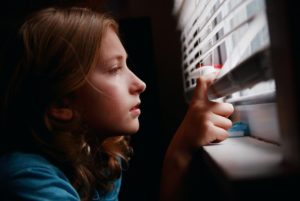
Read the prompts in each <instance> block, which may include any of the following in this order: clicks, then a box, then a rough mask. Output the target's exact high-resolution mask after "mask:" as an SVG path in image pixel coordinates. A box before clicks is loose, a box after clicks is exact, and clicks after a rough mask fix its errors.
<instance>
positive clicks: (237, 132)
mask: <svg viewBox="0 0 300 201" xmlns="http://www.w3.org/2000/svg"><path fill="white" fill-rule="evenodd" d="M228 133H229V137H241V136H245V135H249V134H250V130H249V126H248V124H246V123H244V122H241V121H237V122H235V123H233V125H232V127H231V128H230V129H228Z"/></svg>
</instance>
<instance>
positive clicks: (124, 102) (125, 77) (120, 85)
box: [76, 27, 146, 137]
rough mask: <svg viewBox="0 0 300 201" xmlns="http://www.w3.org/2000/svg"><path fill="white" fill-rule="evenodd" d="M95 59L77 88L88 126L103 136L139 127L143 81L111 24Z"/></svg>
mask: <svg viewBox="0 0 300 201" xmlns="http://www.w3.org/2000/svg"><path fill="white" fill-rule="evenodd" d="M102 37H103V38H102V42H101V47H100V55H99V61H98V63H97V65H96V67H95V68H94V69H91V71H90V72H89V74H88V75H87V78H86V79H87V82H86V83H85V84H84V85H83V86H82V87H81V88H79V89H78V90H77V92H76V95H77V104H78V105H79V107H80V108H81V109H82V110H83V113H84V114H83V118H84V120H85V122H86V123H87V125H88V127H89V129H92V131H94V132H97V133H101V135H105V137H109V136H117V135H124V134H125V135H126V134H133V133H135V132H137V131H138V129H139V119H138V117H139V115H140V114H141V110H140V108H139V105H140V103H141V100H140V94H141V93H142V92H143V91H144V90H145V88H146V85H145V83H144V82H143V81H141V80H140V79H139V78H138V77H137V76H136V75H135V74H134V73H133V72H132V71H131V70H130V69H129V68H128V66H127V64H126V60H127V53H126V51H125V49H124V47H123V45H122V43H121V41H120V39H119V37H118V35H117V34H116V32H115V30H114V29H113V28H112V27H108V28H107V30H106V31H105V32H104V33H103V36H102Z"/></svg>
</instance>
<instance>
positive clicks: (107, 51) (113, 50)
mask: <svg viewBox="0 0 300 201" xmlns="http://www.w3.org/2000/svg"><path fill="white" fill-rule="evenodd" d="M126 55H127V53H126V51H125V49H124V47H123V45H122V43H121V41H120V39H119V37H118V35H117V34H116V32H115V30H114V29H113V28H112V27H108V28H107V30H106V31H105V32H104V33H103V38H102V42H101V47H100V60H101V61H102V62H108V61H109V60H111V59H114V58H116V57H120V56H123V57H126Z"/></svg>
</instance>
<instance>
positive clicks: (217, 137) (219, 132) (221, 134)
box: [211, 127, 228, 143]
mask: <svg viewBox="0 0 300 201" xmlns="http://www.w3.org/2000/svg"><path fill="white" fill-rule="evenodd" d="M214 131H215V132H214V138H213V140H212V141H211V143H219V142H222V141H223V140H225V139H226V138H227V137H228V132H227V130H224V129H222V128H220V127H215V128H214Z"/></svg>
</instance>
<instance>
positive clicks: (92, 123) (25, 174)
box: [0, 7, 233, 200]
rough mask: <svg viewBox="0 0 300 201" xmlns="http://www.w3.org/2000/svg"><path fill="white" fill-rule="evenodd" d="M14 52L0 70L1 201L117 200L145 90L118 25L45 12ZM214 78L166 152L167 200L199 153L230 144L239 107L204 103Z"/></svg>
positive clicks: (71, 12) (84, 15)
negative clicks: (213, 144) (234, 114)
mask: <svg viewBox="0 0 300 201" xmlns="http://www.w3.org/2000/svg"><path fill="white" fill-rule="evenodd" d="M13 47H14V48H13V52H14V54H13V55H14V56H13V57H11V56H10V57H8V56H7V57H6V59H5V60H6V62H3V64H2V66H1V87H2V90H1V98H2V100H1V131H2V133H3V134H5V136H9V137H8V138H7V139H2V143H1V158H0V185H1V186H0V189H1V196H2V197H4V200H118V192H119V189H120V185H121V171H122V163H124V162H125V163H126V162H128V160H129V157H130V154H131V152H132V150H131V147H130V146H129V144H128V139H127V136H130V135H131V134H133V133H135V132H137V131H138V129H139V121H138V117H139V115H140V113H141V111H140V109H139V105H140V102H141V101H140V98H139V95H140V94H141V93H142V92H143V91H144V90H145V88H146V85H145V83H144V82H143V81H141V80H140V79H139V78H138V77H136V76H135V75H134V74H133V73H132V72H131V71H130V69H129V68H128V67H127V65H126V59H127V54H126V51H125V49H124V48H123V46H122V44H121V42H120V40H119V38H118V25H117V23H116V22H115V21H114V20H113V19H111V18H110V17H108V16H106V15H105V14H100V13H96V12H93V11H91V10H89V9H86V8H76V7H71V8H48V9H44V10H41V11H39V12H37V13H35V14H34V15H32V16H31V17H30V18H29V19H28V20H27V21H26V22H25V23H24V24H23V25H22V27H21V29H20V31H19V35H18V41H17V45H16V46H13ZM10 55H11V54H10ZM212 80H213V77H211V78H208V79H204V78H200V79H199V82H198V85H197V89H196V92H195V94H194V98H193V101H192V102H191V105H190V108H189V111H188V112H187V115H186V117H185V119H184V120H183V122H182V124H181V125H180V127H179V129H178V131H177V132H176V134H175V135H174V138H173V140H172V142H171V144H170V146H169V149H168V151H167V154H166V158H165V165H164V170H163V180H162V191H161V192H162V194H161V195H162V199H163V200H175V198H177V197H178V196H177V195H178V193H180V191H179V189H180V184H181V183H182V182H181V181H182V179H183V178H184V176H185V172H186V170H187V167H188V165H189V162H190V159H191V155H192V152H193V150H196V149H197V148H198V147H199V146H202V145H205V144H208V143H210V142H213V141H222V140H224V139H225V138H226V137H227V132H226V130H227V129H228V128H229V127H230V126H231V122H230V121H229V120H228V119H227V117H228V116H229V115H230V114H231V113H232V111H233V108H232V106H231V105H229V104H225V103H213V102H210V101H209V100H208V99H207V95H206V90H207V87H208V86H209V84H210V83H211V82H212ZM2 138H3V136H2Z"/></svg>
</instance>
